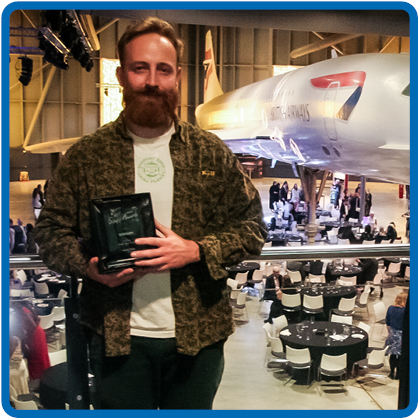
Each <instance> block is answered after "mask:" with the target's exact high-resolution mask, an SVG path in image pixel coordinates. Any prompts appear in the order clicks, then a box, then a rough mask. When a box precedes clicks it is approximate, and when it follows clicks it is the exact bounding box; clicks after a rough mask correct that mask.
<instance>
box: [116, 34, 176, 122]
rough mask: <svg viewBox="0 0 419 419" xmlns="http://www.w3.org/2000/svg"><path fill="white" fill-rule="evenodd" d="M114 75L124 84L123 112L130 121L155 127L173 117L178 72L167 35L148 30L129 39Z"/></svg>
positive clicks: (174, 113) (173, 49)
mask: <svg viewBox="0 0 419 419" xmlns="http://www.w3.org/2000/svg"><path fill="white" fill-rule="evenodd" d="M117 77H118V80H119V83H120V85H121V86H122V87H123V88H124V101H125V115H126V117H127V118H128V120H129V121H131V122H132V123H134V124H136V125H139V126H144V127H149V128H157V127H161V126H166V125H168V124H170V123H171V121H172V120H173V119H174V118H175V116H176V109H177V106H178V101H179V91H178V85H179V81H180V77H181V73H180V68H179V67H178V66H177V61H176V50H175V48H174V46H173V45H172V43H171V42H170V41H169V40H168V39H167V38H165V37H163V36H161V35H158V34H156V33H150V34H146V35H142V36H139V37H137V38H135V39H133V40H132V41H131V42H129V43H128V44H127V45H126V47H125V58H124V62H123V63H121V67H118V69H117Z"/></svg>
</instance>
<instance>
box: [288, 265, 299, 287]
mask: <svg viewBox="0 0 419 419" xmlns="http://www.w3.org/2000/svg"><path fill="white" fill-rule="evenodd" d="M287 275H288V276H289V277H290V279H291V282H292V283H293V284H299V283H301V272H300V271H290V270H289V269H288V268H287Z"/></svg>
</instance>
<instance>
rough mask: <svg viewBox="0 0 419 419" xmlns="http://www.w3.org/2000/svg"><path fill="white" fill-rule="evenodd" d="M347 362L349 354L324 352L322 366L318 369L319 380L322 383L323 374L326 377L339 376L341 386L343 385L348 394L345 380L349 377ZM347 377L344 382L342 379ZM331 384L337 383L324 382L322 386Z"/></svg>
mask: <svg viewBox="0 0 419 419" xmlns="http://www.w3.org/2000/svg"><path fill="white" fill-rule="evenodd" d="M346 362H347V355H346V353H345V354H342V355H327V354H323V355H322V358H321V361H320V366H319V369H318V381H320V383H321V378H322V376H326V377H338V378H339V386H341V387H342V389H343V390H344V391H345V394H347V390H346V386H345V381H346V379H347V374H346ZM343 377H345V381H344V382H343V384H342V379H343ZM330 386H336V384H327V385H325V384H322V383H321V385H320V388H322V389H323V388H324V387H330Z"/></svg>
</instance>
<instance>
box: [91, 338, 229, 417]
mask: <svg viewBox="0 0 419 419" xmlns="http://www.w3.org/2000/svg"><path fill="white" fill-rule="evenodd" d="M224 343H225V341H224V340H223V341H220V342H217V343H215V344H213V345H210V346H208V347H206V348H203V349H202V350H201V351H200V352H199V353H198V354H197V355H196V356H189V355H182V354H179V353H178V352H177V350H176V344H175V339H174V338H172V339H155V338H145V337H137V336H132V337H131V353H130V355H128V356H120V357H105V356H104V355H103V354H104V342H103V338H102V337H101V336H99V335H94V336H93V337H92V338H91V341H90V345H89V348H90V365H91V369H92V372H93V374H94V376H95V386H96V396H97V400H96V402H94V407H95V409H98V408H99V409H212V403H213V400H214V397H215V394H216V392H217V389H218V386H219V384H220V381H221V377H222V374H223V369H224Z"/></svg>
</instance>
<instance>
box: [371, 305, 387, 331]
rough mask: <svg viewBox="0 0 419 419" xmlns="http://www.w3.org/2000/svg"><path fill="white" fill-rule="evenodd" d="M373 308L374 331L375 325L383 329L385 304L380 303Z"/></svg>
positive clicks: (385, 313)
mask: <svg viewBox="0 0 419 419" xmlns="http://www.w3.org/2000/svg"><path fill="white" fill-rule="evenodd" d="M373 308H374V314H375V321H374V329H375V325H376V324H381V325H382V326H383V328H384V326H385V324H386V315H387V310H386V306H385V304H384V303H383V302H382V301H380V302H379V303H376V304H374V305H373Z"/></svg>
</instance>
